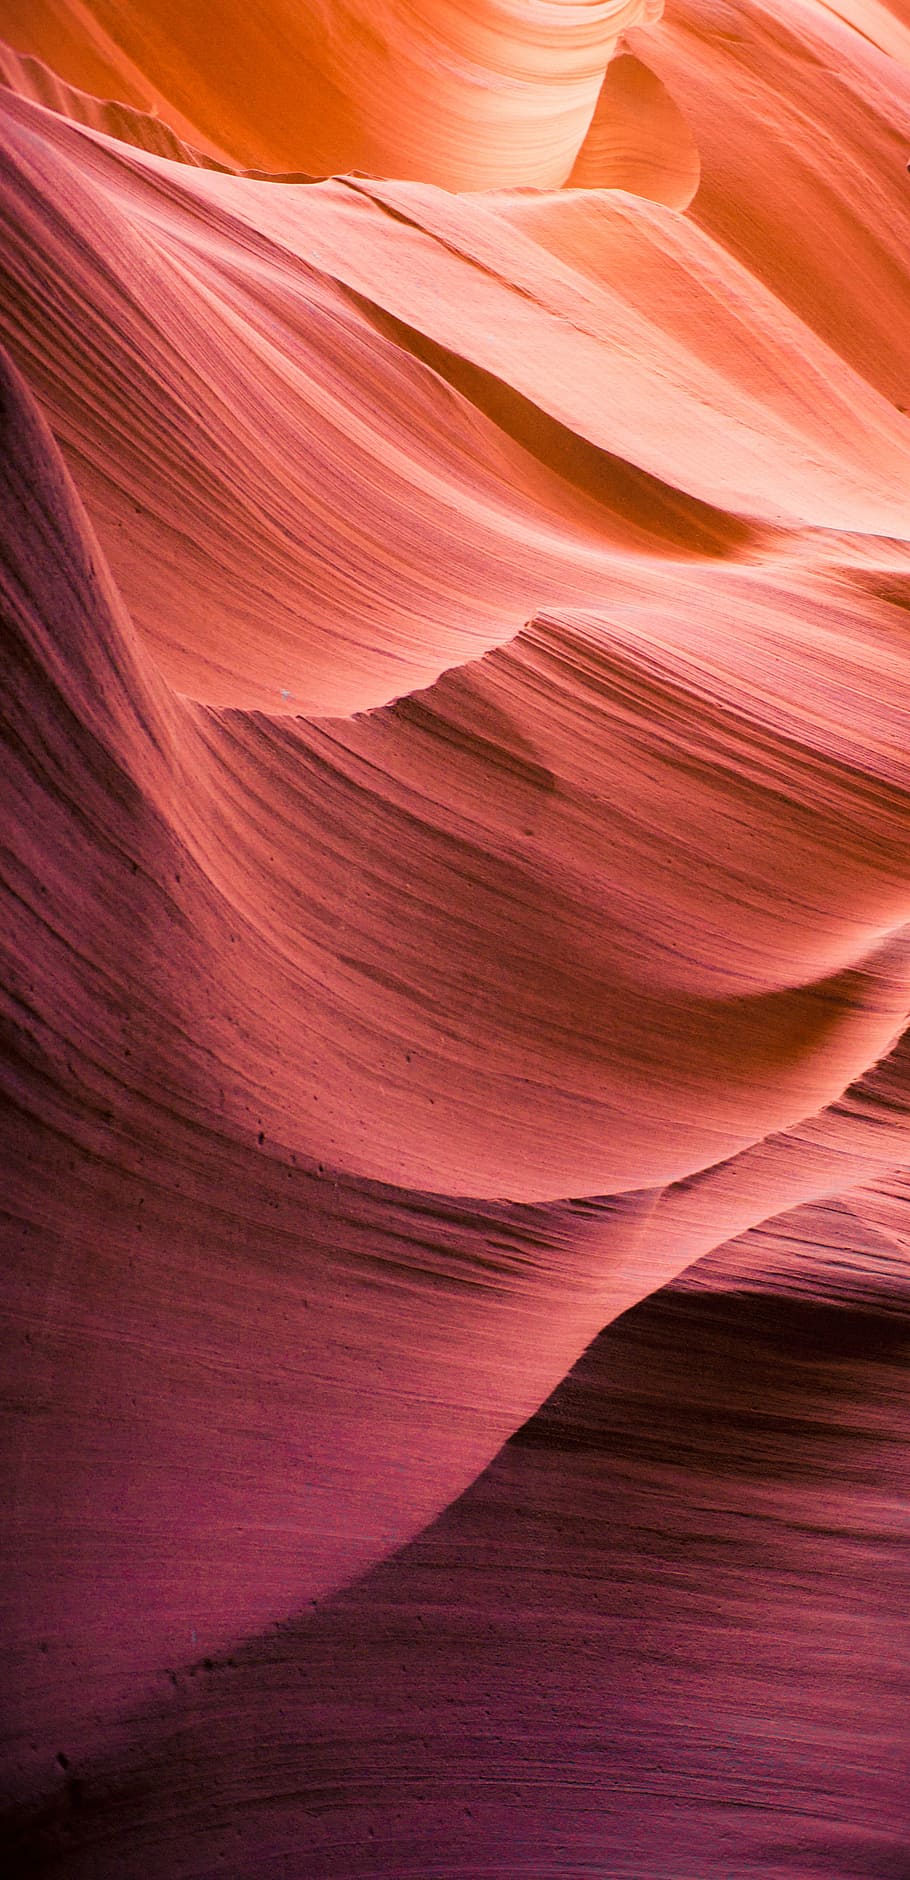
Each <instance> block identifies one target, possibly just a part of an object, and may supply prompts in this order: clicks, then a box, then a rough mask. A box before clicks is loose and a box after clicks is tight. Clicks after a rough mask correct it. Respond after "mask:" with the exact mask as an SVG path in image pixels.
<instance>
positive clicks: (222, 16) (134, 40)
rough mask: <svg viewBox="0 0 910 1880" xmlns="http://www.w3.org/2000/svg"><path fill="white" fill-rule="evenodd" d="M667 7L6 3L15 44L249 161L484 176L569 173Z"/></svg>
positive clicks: (455, 184) (439, 178)
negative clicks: (603, 102)
mask: <svg viewBox="0 0 910 1880" xmlns="http://www.w3.org/2000/svg"><path fill="white" fill-rule="evenodd" d="M661 12H662V0H594V3H593V4H590V3H589V4H584V3H580V0H572V3H571V4H566V0H520V4H518V5H515V4H509V3H508V0H482V4H477V3H475V4H472V5H464V4H458V0H454V3H453V4H447V5H438V4H433V3H432V0H420V4H417V5H413V4H410V5H409V4H406V3H405V0H378V3H374V4H370V5H367V4H364V0H358V4H356V5H353V6H340V5H327V6H325V7H302V6H297V5H294V4H291V0H278V4H275V5H273V7H272V8H271V10H267V9H266V8H264V7H263V6H255V7H250V6H246V5H242V6H241V5H239V4H236V0H228V4H225V0H216V3H214V4H213V3H212V0H210V3H209V4H207V5H200V6H196V7H194V8H193V9H192V11H188V10H187V9H186V8H185V7H181V6H178V5H174V4H172V0H162V3H161V4H159V5H157V6H156V7H155V8H154V10H153V9H151V8H149V7H147V6H144V5H143V6H140V5H134V4H127V5H124V4H123V3H122V0H116V4H110V3H109V0H89V3H88V4H85V3H84V0H65V3H64V4H62V5H61V4H59V0H38V3H37V4H31V3H30V4H28V5H27V6H26V5H22V4H21V0H7V5H6V7H5V9H4V13H5V20H6V30H7V34H8V36H9V38H10V39H11V40H12V41H13V43H14V44H15V45H16V47H17V48H20V49H21V50H22V51H24V52H27V53H31V54H36V55H37V56H38V57H40V58H41V59H42V60H44V61H46V62H47V63H48V64H49V65H50V66H51V67H52V68H53V69H54V70H56V71H59V72H60V74H61V75H62V76H63V77H65V78H66V79H68V80H69V81H70V82H71V83H73V84H75V85H77V86H80V87H84V88H85V89H87V90H89V91H97V90H98V89H99V77H100V75H101V74H102V73H103V81H102V89H103V90H104V91H106V89H107V87H108V86H113V87H114V91H115V95H116V96H117V97H123V98H124V99H126V100H127V102H129V103H131V104H133V105H140V106H141V108H143V109H144V110H146V111H148V110H150V109H151V108H152V104H154V107H155V110H156V113H160V115H161V116H163V117H164V118H165V119H166V120H167V121H169V122H171V123H173V124H174V127H175V129H180V130H181V134H183V128H182V127H186V126H191V127H193V128H192V131H191V141H198V142H200V144H201V145H202V147H204V148H206V149H209V150H212V151H217V153H218V154H221V152H222V151H225V150H227V151H229V152H230V154H231V156H232V157H233V159H234V160H235V161H236V162H238V163H239V164H240V165H241V166H242V167H244V168H255V169H260V170H267V171H278V172H280V171H290V170H309V171H310V172H312V173H314V174H317V175H326V174H331V173H332V172H335V171H339V170H351V169H359V170H365V171H368V172H370V173H372V174H375V175H379V176H383V175H385V176H410V177H419V178H422V179H424V180H425V181H428V182H433V183H439V184H441V185H442V186H443V187H444V188H446V189H470V190H477V189H491V188H509V187H511V186H514V185H516V184H518V185H525V184H527V185H531V186H534V187H536V188H553V187H559V185H560V184H562V183H564V182H565V180H566V178H567V177H568V175H569V172H570V171H571V169H572V166H573V163H574V162H575V159H576V158H577V156H578V153H579V150H580V148H581V146H582V144H583V141H584V139H585V135H586V133H587V131H588V129H589V126H590V124H591V120H592V117H593V116H594V114H595V108H596V107H597V106H598V97H599V94H600V91H601V86H602V84H603V82H604V77H605V73H606V72H607V69H608V66H609V63H610V60H611V58H612V56H613V54H614V52H615V51H616V48H617V45H618V44H619V41H620V39H621V37H622V35H623V34H624V33H625V32H627V31H628V30H629V29H630V28H632V27H636V26H641V25H644V26H649V25H651V24H652V23H653V22H654V21H656V20H657V19H659V17H660V14H661ZM620 89H622V87H620ZM662 91H663V88H662V86H661V84H660V81H659V80H658V79H652V81H651V87H650V90H649V93H648V105H646V106H645V108H644V110H643V111H642V112H641V114H640V115H641V145H642V148H643V150H644V151H647V150H648V149H651V150H652V151H654V152H655V154H656V153H657V152H658V151H662V150H665V152H666V157H667V160H668V162H669V164H670V165H671V166H672V158H673V152H674V150H675V148H676V147H677V145H678V144H679V143H680V132H679V128H678V111H677V112H676V113H675V114H674V113H673V111H672V109H670V108H669V107H668V108H666V109H664V108H663V107H662V104H661V103H660V102H657V103H656V107H655V108H649V106H650V105H651V100H652V99H655V100H656V99H658V98H659V96H660V95H661V94H662ZM620 110H621V107H620ZM623 115H624V116H625V118H626V120H627V123H628V122H629V118H630V114H629V112H628V111H626V112H625V113H624V114H623ZM629 131H630V132H631V138H632V144H633V146H634V144H635V142H636V139H635V127H634V125H633V124H631V123H630V124H629ZM683 141H684V138H683ZM624 142H625V145H626V148H628V143H629V136H628V134H627V136H626V138H625V140H624ZM604 154H605V155H606V153H604ZM617 154H619V152H617ZM606 160H607V161H609V160H610V159H609V157H607V159H606ZM596 161H597V160H596V158H595V163H596ZM599 180H602V179H599Z"/></svg>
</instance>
